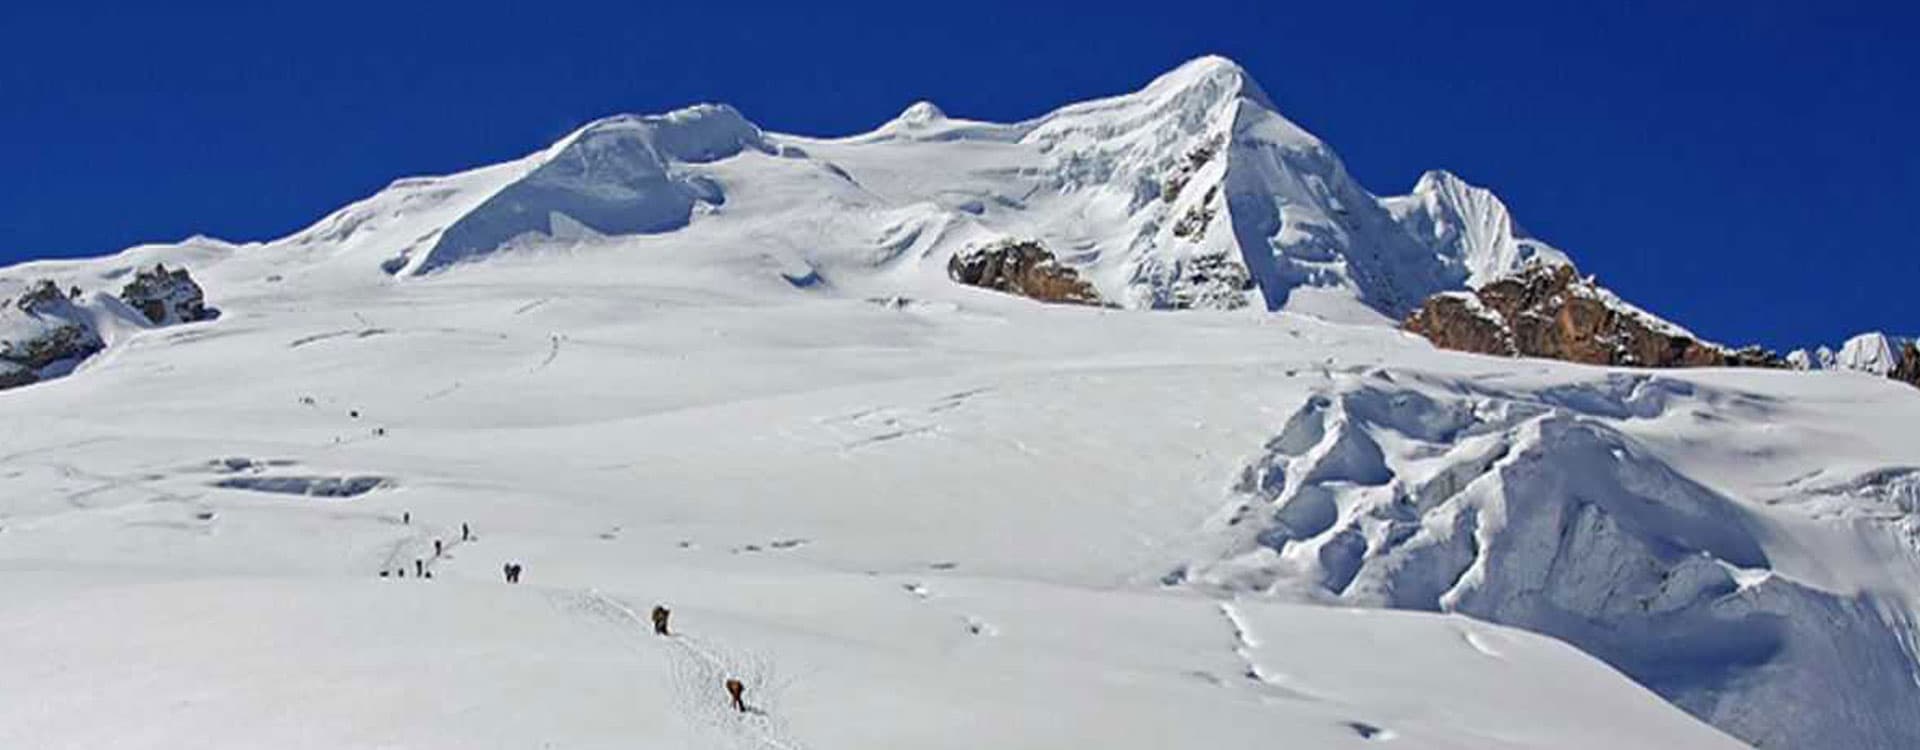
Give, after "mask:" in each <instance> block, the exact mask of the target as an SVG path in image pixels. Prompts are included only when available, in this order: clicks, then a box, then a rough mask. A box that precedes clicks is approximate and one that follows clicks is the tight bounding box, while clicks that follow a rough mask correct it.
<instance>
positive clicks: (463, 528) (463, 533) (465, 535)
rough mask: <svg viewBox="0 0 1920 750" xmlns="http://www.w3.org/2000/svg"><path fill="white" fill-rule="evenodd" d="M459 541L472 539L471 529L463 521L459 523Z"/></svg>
mask: <svg viewBox="0 0 1920 750" xmlns="http://www.w3.org/2000/svg"><path fill="white" fill-rule="evenodd" d="M460 541H463V542H471V541H473V529H472V528H470V527H468V526H467V524H466V522H464V521H462V522H461V523H460Z"/></svg>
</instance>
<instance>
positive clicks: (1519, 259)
mask: <svg viewBox="0 0 1920 750" xmlns="http://www.w3.org/2000/svg"><path fill="white" fill-rule="evenodd" d="M1381 203H1382V205H1385V206H1386V207H1387V210H1388V211H1389V212H1391V213H1392V214H1393V218H1394V220H1395V221H1397V222H1399V223H1400V225H1401V226H1402V227H1405V228H1406V230H1407V231H1408V232H1410V233H1412V234H1413V236H1414V237H1415V238H1418V239H1421V240H1423V241H1425V242H1426V243H1427V245H1428V246H1430V247H1432V248H1434V249H1435V251H1436V252H1438V253H1439V254H1440V255H1441V256H1442V257H1443V258H1445V259H1446V260H1447V261H1449V262H1450V263H1451V264H1453V265H1456V266H1458V267H1459V268H1461V269H1463V270H1465V271H1466V277H1467V278H1466V284H1467V286H1469V287H1475V288H1478V287H1479V286H1481V285H1482V284H1486V283H1487V282H1490V281H1493V280H1495V279H1498V278H1500V277H1501V276H1504V275H1506V274H1509V273H1512V272H1513V271H1514V270H1516V269H1520V268H1524V267H1525V266H1526V265H1527V264H1528V263H1529V262H1530V261H1533V260H1534V259H1536V258H1537V259H1540V260H1541V261H1542V262H1547V263H1568V262H1569V261H1568V259H1567V256H1566V254H1565V253H1562V252H1560V251H1559V250H1558V249H1555V248H1554V247H1553V246H1552V245H1548V244H1547V243H1545V242H1541V241H1540V240H1537V239H1534V238H1533V237H1531V236H1529V235H1528V234H1527V233H1526V230H1523V229H1521V228H1520V225H1519V224H1517V223H1515V222H1514V220H1513V215H1512V214H1511V213H1509V212H1508V211H1507V204H1506V203H1505V202H1503V201H1501V200H1500V197H1499V196H1496V195H1494V194H1493V191H1490V190H1487V189H1486V188H1482V187H1476V186H1473V185H1470V184H1467V182H1466V181H1465V180H1462V179H1460V178H1459V177H1457V176H1455V175H1454V174H1453V173H1451V172H1447V171H1444V170H1434V171H1430V172H1427V173H1426V174H1423V175H1421V176H1420V181H1419V182H1418V183H1416V184H1415V185H1414V186H1413V192H1412V193H1410V194H1408V195H1403V196H1396V197H1391V198H1386V199H1384V200H1382V201H1381Z"/></svg>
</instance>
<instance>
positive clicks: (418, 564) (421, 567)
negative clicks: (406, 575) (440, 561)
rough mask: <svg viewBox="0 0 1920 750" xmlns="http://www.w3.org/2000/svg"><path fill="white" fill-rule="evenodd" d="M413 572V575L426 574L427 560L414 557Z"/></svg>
mask: <svg viewBox="0 0 1920 750" xmlns="http://www.w3.org/2000/svg"><path fill="white" fill-rule="evenodd" d="M413 574H414V575H416V576H424V575H426V574H427V561H425V560H422V559H420V558H418V557H416V558H413Z"/></svg>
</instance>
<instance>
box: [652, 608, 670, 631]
mask: <svg viewBox="0 0 1920 750" xmlns="http://www.w3.org/2000/svg"><path fill="white" fill-rule="evenodd" d="M671 616H673V613H672V612H670V611H668V610H667V608H666V607H665V606H663V605H658V604H656V605H654V607H653V634H654V635H672V633H668V632H667V618H668V617H671Z"/></svg>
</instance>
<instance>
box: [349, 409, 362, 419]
mask: <svg viewBox="0 0 1920 750" xmlns="http://www.w3.org/2000/svg"><path fill="white" fill-rule="evenodd" d="M347 416H349V417H352V418H354V419H359V418H360V410H359V409H354V410H352V411H349V412H347Z"/></svg>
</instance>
